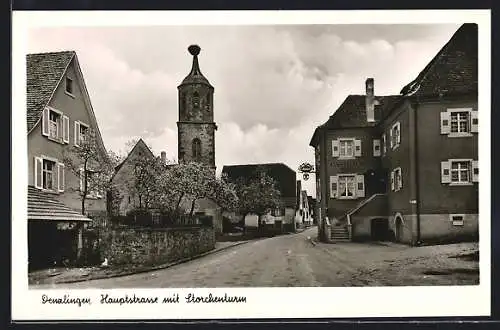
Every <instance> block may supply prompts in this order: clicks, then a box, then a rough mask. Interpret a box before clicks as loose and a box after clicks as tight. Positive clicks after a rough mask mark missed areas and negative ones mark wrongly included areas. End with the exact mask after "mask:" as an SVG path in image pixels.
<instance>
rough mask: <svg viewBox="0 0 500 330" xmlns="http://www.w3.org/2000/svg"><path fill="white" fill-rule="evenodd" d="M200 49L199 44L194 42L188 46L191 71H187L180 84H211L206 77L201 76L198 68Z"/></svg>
mask: <svg viewBox="0 0 500 330" xmlns="http://www.w3.org/2000/svg"><path fill="white" fill-rule="evenodd" d="M200 51H201V48H200V46H198V45H196V44H193V45H190V46H189V47H188V52H189V54H191V55H193V65H192V67H191V72H189V74H188V75H187V76H186V78H184V80H183V81H182V83H181V86H182V85H186V84H205V85H209V86H211V85H210V83H209V82H208V80H207V78H205V77H204V76H203V74H202V73H201V70H200V64H199V63H198V55H199V54H200Z"/></svg>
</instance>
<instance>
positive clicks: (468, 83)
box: [401, 23, 478, 96]
mask: <svg viewBox="0 0 500 330" xmlns="http://www.w3.org/2000/svg"><path fill="white" fill-rule="evenodd" d="M477 48H478V28H477V24H473V23H466V24H463V25H462V26H461V27H460V28H459V29H458V30H457V31H456V32H455V33H454V34H453V36H452V37H451V39H450V40H449V41H448V42H447V43H446V44H445V45H444V47H443V48H441V50H440V51H439V52H438V53H437V54H436V56H435V57H434V58H433V59H432V60H431V61H430V62H429V64H427V66H426V67H425V68H424V69H423V70H422V71H421V72H420V73H419V75H418V76H417V78H415V79H414V80H413V81H412V82H411V83H409V84H408V85H406V86H405V87H403V89H402V90H401V94H404V95H408V94H414V95H417V96H434V95H439V94H443V95H446V94H468V93H474V92H477V81H478V74H477V72H478V71H477V70H478V69H477V66H478V62H477V61H478V49H477Z"/></svg>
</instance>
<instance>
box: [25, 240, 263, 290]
mask: <svg viewBox="0 0 500 330" xmlns="http://www.w3.org/2000/svg"><path fill="white" fill-rule="evenodd" d="M255 241H257V240H248V241H243V242H239V243H237V244H233V245H229V246H226V247H223V248H220V249H218V250H216V249H214V250H211V251H207V252H204V253H202V254H198V255H196V256H194V257H189V258H184V259H181V260H178V261H174V262H171V263H168V264H163V265H160V266H153V267H149V268H147V269H139V270H135V271H129V272H125V273H120V274H109V275H97V276H95V277H87V278H81V279H73V280H63V281H56V282H53V283H41V285H45V284H64V283H78V282H87V281H93V280H102V279H107V278H114V277H122V276H129V275H134V274H141V273H148V272H151V271H153V270H160V269H165V268H169V267H173V266H176V265H179V264H183V263H186V262H188V261H191V260H195V259H198V258H202V257H205V256H207V255H209V254H215V253H217V252H220V251H224V250H227V249H230V248H232V247H236V246H238V245H242V244H246V243H249V242H255ZM32 285H38V284H32Z"/></svg>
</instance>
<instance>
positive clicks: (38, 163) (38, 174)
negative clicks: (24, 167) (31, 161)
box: [33, 157, 43, 189]
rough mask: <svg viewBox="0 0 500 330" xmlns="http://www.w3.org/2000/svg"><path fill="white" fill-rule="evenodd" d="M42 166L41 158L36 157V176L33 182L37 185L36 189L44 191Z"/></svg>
mask: <svg viewBox="0 0 500 330" xmlns="http://www.w3.org/2000/svg"><path fill="white" fill-rule="evenodd" d="M42 166H43V161H42V158H40V157H35V176H34V179H33V182H34V183H35V188H38V189H42V180H43V178H42V176H43V175H42Z"/></svg>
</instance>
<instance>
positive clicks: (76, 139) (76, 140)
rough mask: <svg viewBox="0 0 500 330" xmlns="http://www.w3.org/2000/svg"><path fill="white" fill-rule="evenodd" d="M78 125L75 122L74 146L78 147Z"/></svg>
mask: <svg viewBox="0 0 500 330" xmlns="http://www.w3.org/2000/svg"><path fill="white" fill-rule="evenodd" d="M79 142H80V123H79V122H77V121H75V146H77V147H78V146H79V145H80V143H79Z"/></svg>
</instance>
